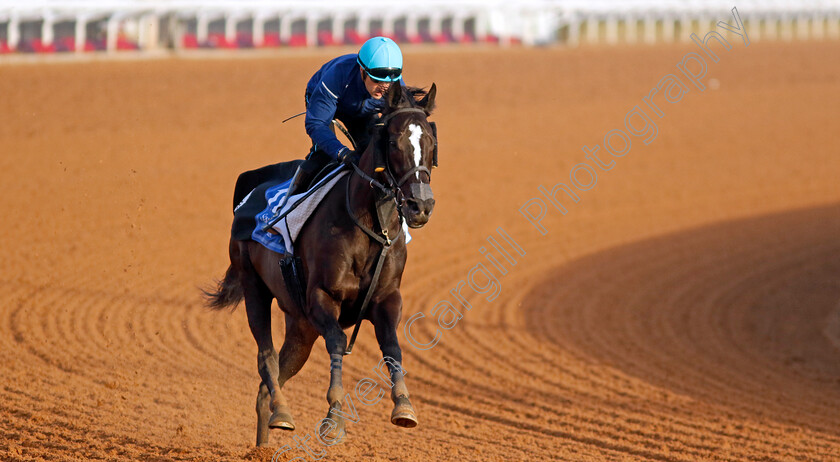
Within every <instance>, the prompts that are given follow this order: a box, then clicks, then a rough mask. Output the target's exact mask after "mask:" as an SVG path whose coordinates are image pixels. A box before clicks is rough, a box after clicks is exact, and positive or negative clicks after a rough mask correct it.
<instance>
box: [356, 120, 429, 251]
mask: <svg viewBox="0 0 840 462" xmlns="http://www.w3.org/2000/svg"><path fill="white" fill-rule="evenodd" d="M407 112H419V113H421V114H423V115H424V117H425V116H426V111H424V110H423V109H420V108H416V107H407V108H401V109H397V110H395V111H393V112H391V113H388V114H387V115H385V116H383V117H382V119H381V121H380V122H378V123H376V125H375V126H376V127H381V128H380V135H379V139H376V140H374V142H377V141H378V142H381V141H382V133H387V129H388V123H389V122H390V121H391V120H392V119H393V118H394V117H395V116H396V115H398V114H404V113H407ZM433 132H434V130H433ZM433 136H434V135H433ZM435 139H437V138H436V137H435ZM435 142H437V141H435ZM373 149H374V155H375V158H374V170H375V171H376V172H382V171H384V172H385V178H386V180H387V181H386V184H383V183H381V182H379V181H377V180H376V179H374V178H373V177H371V176H370V175H368V174H367V173H365V172H364V171H363V170H362V169H361V168H359V166H358V165H356V164H354V163H351V164H350V165H351V166H352V167H353V170H354V172H355V173H356V174H357V175H359V176H360V177H361V178H363V179H364V180H365V181H367V182H368V184H370V187H371V188H376V189H377V190H378V193H379V194H378V196H379V197H377V199H376V212H377V218H378V219H379V224H380V228H381V230H382V231H381V234H382V237H380V236H379V235H377V234H376V233H374V232H373V231H372V230H370V229H369V228H368V227H367V226H364V225H363V224H362V223H361V222H359V220H358V219H357V218H356V216H355V214H353V212H352V210H351V208H350V181H348V182H347V194H346V198H347V212H348V213H349V214H350V217H351V218H353V221H355V222H356V225H357V226H359V228H361V229H362V231H364V232H365V233H366V234H367V235H368V236H370V237H371V238H373V239H374V240H376V241H377V242H379V243H380V244H383V245H386V244H387V245H391V238H389V236H388V228H387V226H388V220H387V219H388V218H390V216H391V214H392V213H393V211H392V210H391V207H388V205H392V206H393V208H396V211H397V214H398V215H399V219H400V220H399V221H400V223H402V221H403V220H404V217H403V213H402V208H403V206H404V205H405V202H406V201H407V198H406V196H405V194H404V193H403V191H402V186H403V185H404V184H405V182H406V181H408V179H409V178H411V175H413V174H415V173H419V172H425V173H426V175H428V176H429V178H430V179H431V177H432V172H431V170H429V168H428V167H426V166H425V165H417V166H415V167H412V168H411V169H409V170H408V171H407V172H406V173H404V174H403V176H402V177H400V178H399V180H398V179H397V178H396V176H395V175H394V171H393V168H392V167H391V156H390V155H388V153H386V152H383V151H385V150H387V148H382V149H377V146H374V147H373ZM383 157H384V158H383ZM410 187H411V192H412V195H413V196H414V197H415V198H418V199H420V200H423V199H426V198H431V197H432V188H431V186H429V184H428V183H412V184H411V186H410ZM389 203H390V204H389ZM383 209H385V210H383ZM401 232H402V226H400V227H399V230H398V231H397V235H396V237H394V239H397V238H398V237H399V235H400V233H401Z"/></svg>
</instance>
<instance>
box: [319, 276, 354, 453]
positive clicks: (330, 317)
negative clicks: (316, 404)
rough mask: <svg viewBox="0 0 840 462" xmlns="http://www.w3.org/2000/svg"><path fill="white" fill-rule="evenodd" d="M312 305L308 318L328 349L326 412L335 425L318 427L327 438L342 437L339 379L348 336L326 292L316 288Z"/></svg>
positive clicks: (342, 394) (342, 396) (341, 386)
mask: <svg viewBox="0 0 840 462" xmlns="http://www.w3.org/2000/svg"><path fill="white" fill-rule="evenodd" d="M311 299H312V307H311V312H310V317H311V320H312V323H313V324H314V325H315V328H316V329H317V330H318V332H319V333H320V334H321V335H323V336H324V342H325V343H326V346H327V352H328V353H329V355H330V388H329V390H327V402H328V403H329V405H330V410H329V412H328V413H327V419H330V420H332V422H334V423H335V425H331V424H330V422H324V425H328V426H329V427H330V428H323V429H319V433H321V430H323V431H324V433H321V434H322V435H325V438H327V439H336V438H341V437H342V435H343V433H344V428H345V425H344V418H343V417H342V416H341V400H342V399H343V398H344V386H343V385H342V381H341V367H342V360H343V358H344V352H345V350H346V349H347V335H345V334H344V331H343V330H342V329H341V326H340V325H339V324H338V314H339V310H340V305H339V303H338V302H336V301H335V300H333V299H332V298H330V297H329V296H328V295H327V294H326V293H325V292H323V291H320V290H316V291H314V293H313V295H312V297H311Z"/></svg>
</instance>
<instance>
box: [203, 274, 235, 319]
mask: <svg viewBox="0 0 840 462" xmlns="http://www.w3.org/2000/svg"><path fill="white" fill-rule="evenodd" d="M201 291H202V292H203V293H204V299H205V302H206V305H207V307H208V308H210V309H212V310H222V309H224V308H228V307H230V308H231V311H233V310H235V309H236V306H237V305H238V304H239V302H241V301H242V299H243V298H244V294H243V292H242V282H241V281H240V279H239V272H238V271H237V270H236V268H234V266H233V265H230V266H228V269H227V272H226V273H225V277H224V279H222V280H220V281H216V289H215V290H212V289H211V290H205V289H201Z"/></svg>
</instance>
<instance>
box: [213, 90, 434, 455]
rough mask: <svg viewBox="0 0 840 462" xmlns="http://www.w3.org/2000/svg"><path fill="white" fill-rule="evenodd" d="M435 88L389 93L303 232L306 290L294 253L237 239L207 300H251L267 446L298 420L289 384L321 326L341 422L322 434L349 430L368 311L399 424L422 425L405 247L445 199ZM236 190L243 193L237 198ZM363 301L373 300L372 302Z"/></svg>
mask: <svg viewBox="0 0 840 462" xmlns="http://www.w3.org/2000/svg"><path fill="white" fill-rule="evenodd" d="M435 94H436V87H435V85H434V84H432V86H431V88H430V89H429V90H428V92H426V91H424V90H422V89H418V88H413V87H403V86H401V85H399V84H395V85H391V88H390V89H389V91H388V92H387V93H386V95H384V96H383V97H384V98H386V102H385V103H386V104H385V108H384V109H383V112H382V116H381V118H380V119H378V120H379V123H377V124H376V125H374V126H373V127H372V128H371V142H370V143H369V144H368V146H367V148H366V149H365V151H364V152H363V153H362V155H361V157H360V159H359V161H358V165H355V164H350V168H351V169H352V172H350V174H347V175H345V176H344V177H342V178H341V179H339V180H338V182H337V183H336V185H335V187H333V188H332V189H331V190H330V192H329V193H327V195H326V196H325V197H324V199H323V201H322V202H321V203H320V204H319V205H318V208H317V209H316V210H315V212H313V214H312V215H311V216H310V218H309V219H308V221H307V222H306V224H305V225H304V227H303V229H302V230H301V232H300V234H299V237H298V240H297V241H296V242H295V249H294V251H295V256H297V257H300V263H301V264H302V265H301V266H302V271H301V273H302V276H301V284H300V287H302V288H303V289H302V290H301V291H300V292H299V294H297V296H296V294H295V292H294V290H292V288H290V287H289V284H288V283H287V282H286V280H284V277H283V275H282V274H281V265H280V262H281V260H282V259H283V258H284V255H281V254H279V253H276V252H273V251H271V250H268V249H267V248H265V247H263V246H262V245H261V244H259V243H257V242H254V241H252V240H234V239H233V238H231V240H230V245H229V252H230V266H229V267H228V269H227V272H226V274H225V277H224V279H223V280H221V281H219V282H218V285H217V287H216V288H215V289H214V290H212V291H210V292H206V295H207V299H208V300H207V302H208V306H209V307H210V308H212V309H217V310H220V309H223V308H225V307H231V308H232V309H235V307H236V306H237V305H238V304H239V303H240V302H241V301H242V299H243V298H244V300H245V309H246V311H247V314H248V325H249V326H250V328H251V333H252V334H253V335H254V339H255V340H256V342H257V347H258V353H257V368H258V370H259V375H260V378H261V379H262V382H261V383H260V386H259V391H258V392H257V404H256V410H257V445H258V446H263V445H266V444H268V434H269V429H270V428H280V429H284V430H294V428H295V424H294V420H293V418H292V413H291V409H290V407H289V404H288V401H287V400H286V398H285V396H284V395H283V391H282V390H283V386H284V385H285V384H286V382H287V381H288V380H289V379H290V378H292V377H293V376H294V375H295V374H296V373H297V372H298V371H299V370H300V369H301V367H303V365H304V363H305V362H306V360H307V359H308V358H309V354H310V352H311V350H312V345H313V343H314V342H315V340H316V339H317V338H318V336H323V337H324V340H325V343H326V347H327V352H328V353H329V355H330V385H329V389H328V391H327V402H328V404H329V407H330V410H329V411H328V413H327V418H328V419H331V420H332V422H334V424H333V425H330V427H331V428H324V433H323V435H324V436H325V437H332V438H338V437H340V436H341V435H343V434H344V433H343V432H344V428H345V425H344V418H343V417H342V416H341V415H340V414H341V400H342V399H343V398H344V395H345V393H344V389H343V386H342V381H341V367H342V358H343V356H344V355H345V354H346V353H347V351H346V350H347V336H346V335H345V333H344V329H346V328H348V327H350V326H353V325H354V324H356V329H357V331H358V324H359V323H361V321H362V318H363V319H367V320H368V321H370V322H371V323H372V324H373V325H374V329H375V332H376V339H377V341H378V343H379V347H380V349H381V351H382V355H383V360H386V359H387V361H386V362H385V363H386V364H387V365H388V369H389V372H390V379H391V382H392V384H393V386H392V387H391V399H392V400H393V402H394V409H393V412H392V413H391V422H392V423H393V424H395V425H398V426H401V427H414V426H416V425H417V416H416V413H415V411H414V408H413V407H412V405H411V402H410V401H409V396H408V388H407V387H406V384H405V379H404V377H403V374H404V371H403V369H402V367H401V364H402V351H401V349H400V345H399V343H398V341H397V325H398V323H399V322H400V317H401V315H402V297H401V295H400V281H401V279H402V274H403V269H404V268H405V262H406V257H407V254H406V246H405V244H406V242H405V239H406V238H405V233H404V232H403V231H402V230H403V227H402V225H403V223H405V224H407V225H408V226H409V227H411V228H420V227H422V226H423V225H425V224H426V223H427V222H428V220H429V217H430V215H431V213H432V209H433V208H434V205H435V201H434V198H433V197H432V191H431V186H430V185H429V182H430V181H431V168H432V167H433V166H434V165H433V164H436V162H437V138H436V127H434V124H433V123H432V122H429V121H428V120H427V118H428V116H429V115H430V114H431V113H432V111H433V109H434V106H435ZM240 178H241V177H240ZM237 189H240V188H237ZM234 199H235V200H234V203H236V202H237V199H239V198H234ZM377 228H379V231H378V232H376V231H375V230H376V229H377ZM286 258H288V257H287V256H286ZM371 286H374V288H375V289H374V290H373V291H372V293H371V291H370V290H369V289H370V288H371ZM273 299H277V303H278V305H279V307H280V309H281V310H282V311H283V313H284V315H285V320H286V335H285V338H284V339H283V346H282V347H281V348H280V352H279V355H278V353H277V352H276V350H275V349H274V344H273V341H272V336H271V301H272V300H273ZM365 299H367V301H368V303H365V301H366V300H365ZM363 305H365V307H366V308H367V307H368V306H369V309H366V310H362V306H363ZM360 313H362V315H361V316H360ZM357 321H358V323H357ZM354 338H355V332H354ZM351 345H352V342H351ZM381 364H382V363H380V366H381ZM335 411H338V412H335ZM326 422H327V421H326V419H325V420H323V421H322V425H324V424H326Z"/></svg>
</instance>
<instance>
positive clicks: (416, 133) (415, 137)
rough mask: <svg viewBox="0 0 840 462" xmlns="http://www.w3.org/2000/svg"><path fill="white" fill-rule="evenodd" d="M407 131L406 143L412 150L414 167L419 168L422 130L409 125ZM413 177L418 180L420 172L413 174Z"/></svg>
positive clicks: (417, 126) (416, 126) (421, 152)
mask: <svg viewBox="0 0 840 462" xmlns="http://www.w3.org/2000/svg"><path fill="white" fill-rule="evenodd" d="M408 130H409V131H410V132H411V135H409V137H408V141H409V142H411V147H412V148H414V166H415V167H419V166H420V159H421V158H422V154H423V151H421V150H420V137H421V136H423V129H422V128H420V126H419V125H414V124H411V125H409V126H408ZM414 176H416V177H417V179H418V180H419V179H420V172H414Z"/></svg>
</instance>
